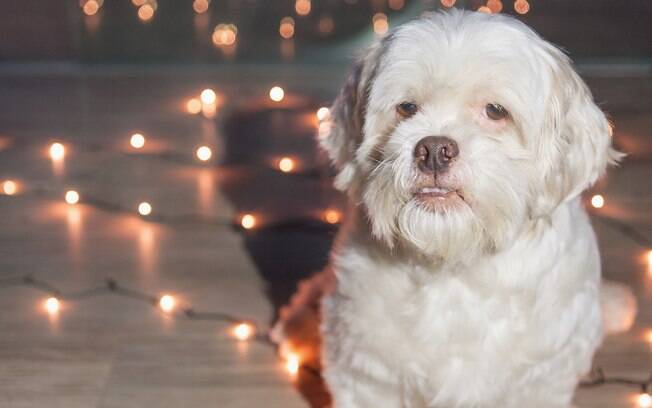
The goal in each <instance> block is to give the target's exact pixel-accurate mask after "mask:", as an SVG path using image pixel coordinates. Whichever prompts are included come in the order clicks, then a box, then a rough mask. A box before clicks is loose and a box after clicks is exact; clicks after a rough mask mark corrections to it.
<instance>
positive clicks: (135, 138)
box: [129, 133, 145, 149]
mask: <svg viewBox="0 0 652 408" xmlns="http://www.w3.org/2000/svg"><path fill="white" fill-rule="evenodd" d="M129 144H131V147H133V148H134V149H140V148H142V147H143V146H145V136H143V135H142V134H140V133H134V134H133V135H131V139H129Z"/></svg>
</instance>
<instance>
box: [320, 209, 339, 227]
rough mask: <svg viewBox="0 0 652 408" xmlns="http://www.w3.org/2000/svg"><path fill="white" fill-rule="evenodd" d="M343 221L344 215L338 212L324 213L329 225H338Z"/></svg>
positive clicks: (327, 211) (329, 211)
mask: <svg viewBox="0 0 652 408" xmlns="http://www.w3.org/2000/svg"><path fill="white" fill-rule="evenodd" d="M341 219H342V213H341V212H339V211H337V210H326V211H324V220H326V222H327V223H329V224H337V223H338V222H340V221H341Z"/></svg>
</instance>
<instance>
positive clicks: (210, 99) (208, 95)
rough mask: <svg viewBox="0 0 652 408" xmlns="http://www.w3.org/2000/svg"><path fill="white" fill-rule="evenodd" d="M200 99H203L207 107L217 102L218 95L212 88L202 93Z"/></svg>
mask: <svg viewBox="0 0 652 408" xmlns="http://www.w3.org/2000/svg"><path fill="white" fill-rule="evenodd" d="M199 98H200V99H201V102H202V103H205V104H206V105H213V104H214V103H215V101H217V94H216V93H215V91H214V90H212V89H210V88H206V89H204V90H203V91H201V94H199Z"/></svg>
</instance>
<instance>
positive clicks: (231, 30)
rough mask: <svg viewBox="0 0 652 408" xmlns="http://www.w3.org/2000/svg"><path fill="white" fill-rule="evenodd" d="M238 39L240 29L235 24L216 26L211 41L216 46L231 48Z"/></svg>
mask: <svg viewBox="0 0 652 408" xmlns="http://www.w3.org/2000/svg"><path fill="white" fill-rule="evenodd" d="M237 38H238V28H237V27H236V26H235V25H234V24H218V25H217V26H215V30H214V31H213V35H212V36H211V39H212V40H213V44H215V45H216V46H218V47H219V46H230V45H233V44H235V42H236V40H237Z"/></svg>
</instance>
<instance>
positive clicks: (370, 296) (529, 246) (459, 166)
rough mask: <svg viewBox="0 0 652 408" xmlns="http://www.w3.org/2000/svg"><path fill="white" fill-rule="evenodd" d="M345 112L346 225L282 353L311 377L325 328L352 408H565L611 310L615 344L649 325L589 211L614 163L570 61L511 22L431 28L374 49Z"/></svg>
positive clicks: (339, 397)
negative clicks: (619, 335)
mask: <svg viewBox="0 0 652 408" xmlns="http://www.w3.org/2000/svg"><path fill="white" fill-rule="evenodd" d="M331 112H332V114H331V118H330V121H331V123H330V124H331V131H330V133H329V134H328V135H326V136H325V137H322V138H321V140H320V142H321V145H322V146H323V147H324V148H325V150H326V151H327V152H328V154H329V156H330V158H331V159H332V161H333V162H334V164H335V166H336V167H337V169H338V176H337V178H336V186H337V187H338V188H339V189H341V190H344V191H346V192H347V193H348V195H349V196H350V201H351V204H352V205H351V209H350V211H349V214H348V221H347V224H346V225H345V226H344V227H343V228H342V231H341V233H340V236H339V239H338V242H337V245H336V247H335V249H334V251H333V255H332V262H331V269H330V270H329V271H327V272H324V273H322V274H321V275H320V276H318V277H317V278H314V279H313V280H312V281H311V282H309V283H308V284H304V285H303V287H302V289H301V290H300V292H301V293H300V295H299V297H298V298H297V299H294V301H293V305H292V306H291V307H290V308H288V309H286V310H285V311H284V312H283V314H282V319H281V320H282V325H281V326H279V327H277V328H276V335H277V337H278V338H281V339H283V341H284V348H294V349H295V350H299V351H298V352H299V353H300V354H303V356H304V357H303V358H304V359H306V360H307V359H310V358H311V356H308V354H310V353H312V354H313V355H312V357H314V354H318V353H319V350H318V349H317V348H316V347H317V346H318V343H319V342H320V341H322V340H321V339H319V336H318V335H316V334H315V333H316V327H317V323H316V322H317V321H321V328H322V331H321V334H322V336H323V347H322V350H321V352H322V353H323V355H322V363H323V369H324V375H325V378H326V382H327V385H328V388H329V389H330V391H331V394H332V396H333V402H334V405H335V406H336V407H338V408H341V407H344V408H357V407H364V408H375V407H445V408H451V407H492V408H496V407H529V408H533V407H546V408H547V407H568V406H569V405H570V404H571V399H572V396H573V391H574V389H575V387H576V385H577V383H578V381H579V379H580V376H581V375H582V374H584V373H586V372H587V371H588V370H589V369H590V365H591V359H592V356H593V353H594V352H595V350H596V348H597V347H598V345H599V344H600V342H601V339H602V336H603V332H604V328H603V322H602V319H603V317H602V314H603V312H604V310H602V312H601V309H602V308H601V291H603V293H602V297H603V298H604V299H603V303H604V302H605V301H607V303H608V304H609V305H615V306H613V307H612V311H611V312H609V313H607V316H606V319H607V320H606V322H607V323H608V324H609V325H610V326H611V329H614V330H616V329H623V328H627V326H629V324H631V321H632V319H633V315H634V313H635V303H633V300H632V298H631V294H630V293H629V292H628V291H627V290H626V289H623V288H619V287H616V286H609V287H608V288H607V289H608V293H605V292H604V289H603V288H604V284H601V277H600V258H599V254H598V248H597V244H596V238H595V235H594V233H593V229H592V227H591V224H590V222H589V218H588V217H587V214H586V213H585V210H584V209H583V206H582V203H581V200H580V193H581V192H582V191H583V190H584V189H586V188H587V187H589V186H590V185H592V184H593V183H594V182H595V181H596V179H597V178H598V177H599V176H600V175H601V174H602V173H603V172H604V171H605V168H606V167H607V165H608V164H613V163H615V162H616V161H617V160H618V159H619V157H620V154H619V153H617V152H616V151H615V150H614V149H612V147H611V130H610V125H609V123H608V121H607V119H606V118H605V115H604V114H603V113H602V112H601V111H600V109H599V108H598V107H597V106H596V104H595V103H594V101H593V98H592V96H591V93H590V91H589V89H588V88H587V86H586V85H585V84H584V82H583V81H582V80H581V79H580V77H579V76H578V75H577V74H576V73H575V71H574V70H573V67H572V65H571V63H570V61H569V59H568V58H567V57H566V56H565V55H564V53H562V52H561V51H560V50H559V49H558V48H556V47H554V46H553V45H551V44H549V43H547V42H546V41H544V40H543V39H541V38H540V37H539V36H538V35H537V34H536V33H534V32H533V31H532V30H531V29H529V28H528V27H526V26H525V25H524V24H522V23H520V22H519V21H517V20H516V19H513V18H510V17H507V16H503V15H486V14H482V13H472V12H462V11H455V10H452V11H450V12H446V13H437V14H433V15H430V16H427V17H424V18H421V19H419V20H416V21H413V22H411V23H409V24H406V25H403V26H401V27H399V28H397V29H396V30H394V31H393V32H391V33H390V34H389V35H387V36H386V37H384V38H383V39H382V40H379V41H378V42H377V44H375V45H373V46H372V47H371V48H370V49H369V50H368V51H367V52H366V53H365V55H364V57H363V58H362V59H361V61H360V63H359V64H358V65H357V67H356V68H355V70H354V73H353V75H352V77H351V79H350V80H349V82H348V83H347V85H346V86H345V88H344V89H343V91H342V93H341V94H340V96H339V97H338V99H337V100H336V102H335V104H334V106H333V109H332V110H331ZM330 271H332V272H334V274H333V273H332V272H330ZM322 295H324V298H323V302H322V303H321V310H320V309H319V305H320V303H319V298H320V297H321V296H322ZM619 305H620V307H619ZM319 313H321V316H319ZM297 322H299V323H297ZM619 326H621V327H619ZM622 326H624V327H622ZM297 327H303V329H302V330H299V329H297ZM306 327H308V328H313V330H312V332H311V331H310V329H308V334H306V329H305V328H306ZM315 350H316V351H315Z"/></svg>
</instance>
